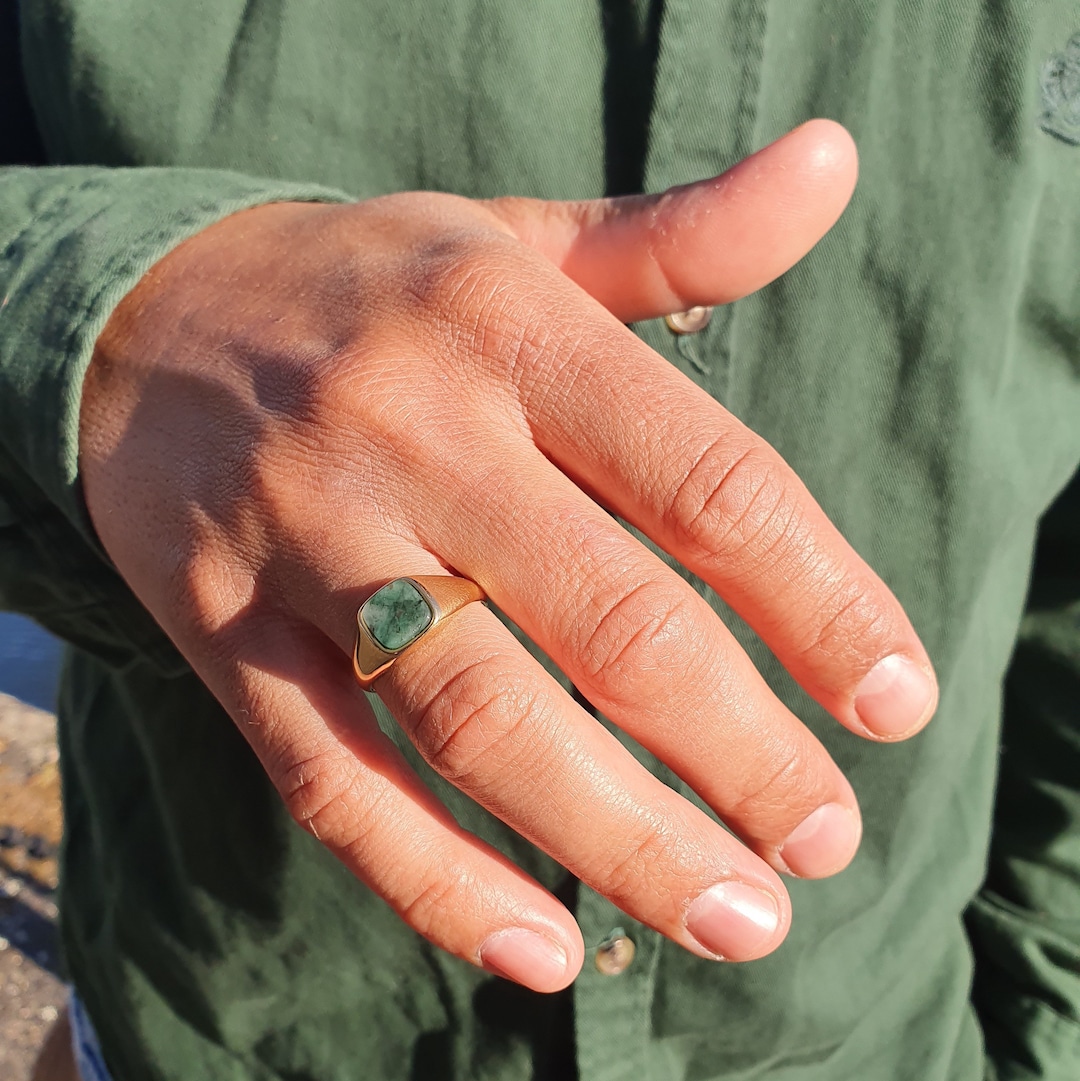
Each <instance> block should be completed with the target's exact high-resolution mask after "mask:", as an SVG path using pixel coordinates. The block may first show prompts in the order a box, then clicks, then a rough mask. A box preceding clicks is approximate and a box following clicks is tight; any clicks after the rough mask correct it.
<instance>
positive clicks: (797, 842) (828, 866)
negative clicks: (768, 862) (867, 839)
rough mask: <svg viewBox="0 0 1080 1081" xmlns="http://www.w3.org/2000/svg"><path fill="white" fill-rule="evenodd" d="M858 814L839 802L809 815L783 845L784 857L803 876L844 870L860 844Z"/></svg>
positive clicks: (825, 805) (823, 805)
mask: <svg viewBox="0 0 1080 1081" xmlns="http://www.w3.org/2000/svg"><path fill="white" fill-rule="evenodd" d="M861 835H862V829H861V827H860V825H859V819H858V816H857V815H856V814H855V813H854V812H853V811H849V810H848V809H847V808H846V807H844V806H842V805H841V804H839V803H825V804H822V805H821V806H820V807H819V808H818V809H817V810H816V811H813V812H812V813H811V814H808V815H807V816H806V818H804V819H803V820H802V821H801V822H800V823H799V824H798V825H797V826H796V827H795V828H794V829H793V830H792V831H791V834H790V835H789V836H788V839H787V840H786V841H785V842H784V843H783V844H782V845H781V846H780V858H781V859H782V860H783V861H784V863H786V864H787V865H788V867H789V868H790V870H791V873H792V874H796V875H798V876H799V877H800V878H824V877H825V876H826V875H833V874H836V872H837V871H840V870H843V868H845V867H846V866H847V865H848V864H849V863H850V862H851V857H852V856H854V855H855V850H856V849H857V848H858V847H859V838H860V836H861Z"/></svg>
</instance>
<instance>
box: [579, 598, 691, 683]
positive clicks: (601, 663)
mask: <svg viewBox="0 0 1080 1081" xmlns="http://www.w3.org/2000/svg"><path fill="white" fill-rule="evenodd" d="M590 627H591V629H590V630H589V633H588V636H587V637H586V638H585V639H584V641H583V642H582V643H581V645H580V647H579V650H578V656H579V659H580V664H581V666H582V669H583V670H584V672H585V674H586V675H587V677H588V678H589V680H590V681H591V682H592V684H593V686H594V687H595V688H596V689H597V690H599V691H600V693H602V694H603V695H605V697H607V698H609V699H610V700H612V701H622V700H625V699H628V698H640V697H641V696H642V695H646V694H649V693H650V691H651V690H653V689H655V690H659V689H661V688H662V687H664V686H669V685H670V679H671V676H672V673H673V672H675V671H679V670H681V669H684V668H685V665H686V659H687V657H692V656H695V655H697V651H698V649H699V647H703V645H704V643H701V642H699V639H700V638H701V629H700V627H699V626H698V624H697V621H696V620H695V618H694V613H693V611H692V607H691V605H690V603H689V602H688V601H687V600H686V599H685V598H681V597H674V598H673V597H672V590H671V587H670V586H669V585H667V584H664V583H662V582H659V581H648V582H644V583H642V584H641V585H639V586H637V587H636V588H635V589H633V590H631V591H630V592H628V593H623V594H621V595H620V596H618V597H617V598H616V599H615V600H613V601H606V602H601V610H600V612H599V614H598V615H597V616H596V618H595V619H593V620H592V621H590Z"/></svg>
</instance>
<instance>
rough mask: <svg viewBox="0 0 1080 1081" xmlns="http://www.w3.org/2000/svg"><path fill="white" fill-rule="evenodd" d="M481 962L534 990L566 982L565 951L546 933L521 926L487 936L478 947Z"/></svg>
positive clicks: (489, 969)
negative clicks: (542, 933)
mask: <svg viewBox="0 0 1080 1081" xmlns="http://www.w3.org/2000/svg"><path fill="white" fill-rule="evenodd" d="M480 963H481V964H482V965H483V966H484V968H486V969H487V970H488V971H489V972H494V973H495V975H496V976H505V977H506V979H508V980H514V981H516V982H517V983H521V984H524V985H525V986H526V987H531V988H532V989H533V990H534V991H558V990H560V989H561V988H563V987H564V986H565V985H566V963H567V962H566V951H565V950H564V949H563V948H562V947H561V946H559V945H558V944H557V943H555V942H552V940H551V939H550V938H548V937H547V936H546V935H541V934H539V933H537V932H536V931H529V930H527V929H526V928H524V927H511V928H509V929H508V930H506V931H496V932H495V933H494V934H493V935H488V937H487V938H486V939H484V942H483V945H482V946H481V947H480Z"/></svg>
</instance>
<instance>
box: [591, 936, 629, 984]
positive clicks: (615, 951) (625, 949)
mask: <svg viewBox="0 0 1080 1081" xmlns="http://www.w3.org/2000/svg"><path fill="white" fill-rule="evenodd" d="M633 963H634V940H633V939H632V938H630V937H629V936H627V935H625V934H623V930H622V928H621V927H616V928H615V930H614V931H612V933H611V934H610V935H609V936H608V938H607V939H606V941H604V942H602V943H600V945H599V947H597V950H596V971H597V972H599V973H600V975H601V976H618V975H621V974H622V973H623V972H625V971H626V970H627V969H628V968H629V967H630V966H631V965H632V964H633Z"/></svg>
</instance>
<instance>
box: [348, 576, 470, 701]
mask: <svg viewBox="0 0 1080 1081" xmlns="http://www.w3.org/2000/svg"><path fill="white" fill-rule="evenodd" d="M484 598H485V593H484V591H483V590H482V589H481V588H480V587H479V586H478V585H477V584H476V583H475V582H472V581H470V580H469V579H468V578H456V577H454V576H452V575H447V574H439V575H418V576H417V577H415V578H395V579H394V580H393V581H392V582H387V584H386V585H384V586H383V587H382V589H377V590H376V591H375V592H374V593H372V595H371V596H370V597H368V599H367V600H366V601H364V603H363V604H362V605H361V606H360V609H359V610H358V611H357V613H356V645H355V647H354V648H353V672H354V673H355V674H356V681H357V682H358V683H359V684H360V686H361V687H363V688H364V690H365V691H367V690H370V689H371V685H372V684H373V683H374V682H375V680H376V679H378V678H379V676H381V675H382V674H383V672H385V671H386V670H387V668H389V667H390V666H391V665H392V664H393V663H394V661H395V660H397V658H398V657H400V656H401V654H402V653H404V652H405V650H407V649H408V648H409V646H411V645H414V644H415V643H416V642H418V641H419V640H420V639H421V638H423V637H424V635H426V634H427V633H428V632H429V631H431V630H432V629H434V628H435V627H437V626H438V625H439V624H440V623H441V622H442V621H443V620H444V619H446V618H447V617H448V616H452V615H453V614H454V613H455V612H456V611H458V610H459V609H460V608H464V607H465V605H467V604H470V603H471V602H472V601H482V600H484Z"/></svg>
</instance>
